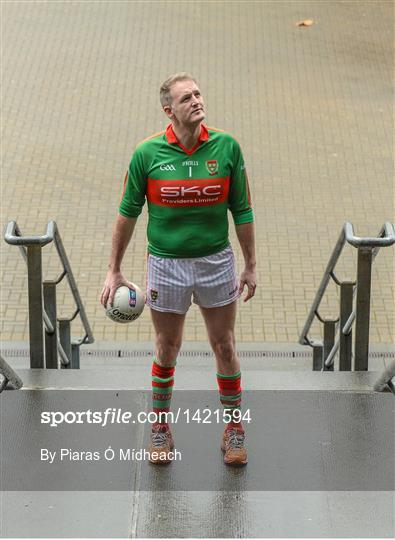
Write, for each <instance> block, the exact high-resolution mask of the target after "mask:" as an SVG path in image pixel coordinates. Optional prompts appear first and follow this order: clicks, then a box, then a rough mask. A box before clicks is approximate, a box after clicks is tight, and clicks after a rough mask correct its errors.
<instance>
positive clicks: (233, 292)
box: [229, 287, 238, 296]
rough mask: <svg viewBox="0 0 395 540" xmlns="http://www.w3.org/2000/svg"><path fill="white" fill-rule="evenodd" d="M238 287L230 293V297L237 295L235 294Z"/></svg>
mask: <svg viewBox="0 0 395 540" xmlns="http://www.w3.org/2000/svg"><path fill="white" fill-rule="evenodd" d="M237 289H238V287H236V288H235V289H233V291H230V293H229V296H231V295H232V294H235V292H236V291H237Z"/></svg>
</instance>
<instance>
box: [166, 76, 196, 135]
mask: <svg viewBox="0 0 395 540" xmlns="http://www.w3.org/2000/svg"><path fill="white" fill-rule="evenodd" d="M170 94H171V96H172V99H173V101H172V104H171V105H167V106H165V107H164V110H165V112H166V114H167V116H168V117H169V118H171V119H172V120H175V121H177V122H178V123H180V124H184V125H193V124H197V123H200V122H201V121H202V120H204V119H205V117H206V115H205V112H204V102H203V98H202V95H201V93H200V90H199V88H198V86H197V84H196V83H195V82H194V81H178V82H176V83H175V84H173V86H172V87H171V88H170Z"/></svg>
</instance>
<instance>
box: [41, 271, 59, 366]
mask: <svg viewBox="0 0 395 540" xmlns="http://www.w3.org/2000/svg"><path fill="white" fill-rule="evenodd" d="M43 290H44V308H45V311H46V313H47V315H48V318H49V320H50V322H51V323H52V326H53V328H54V332H52V333H50V332H48V331H47V330H46V331H45V367H47V368H50V369H58V367H59V366H58V329H57V322H56V281H49V280H48V281H44V287H43Z"/></svg>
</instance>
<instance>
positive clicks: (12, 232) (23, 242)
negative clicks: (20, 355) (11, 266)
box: [4, 221, 94, 365]
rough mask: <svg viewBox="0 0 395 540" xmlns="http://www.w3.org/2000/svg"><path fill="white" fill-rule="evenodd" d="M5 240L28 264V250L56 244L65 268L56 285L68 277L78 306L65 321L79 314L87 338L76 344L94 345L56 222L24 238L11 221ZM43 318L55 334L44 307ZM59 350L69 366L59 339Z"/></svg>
mask: <svg viewBox="0 0 395 540" xmlns="http://www.w3.org/2000/svg"><path fill="white" fill-rule="evenodd" d="M4 239H5V241H6V242H7V243H8V244H11V245H16V246H18V247H19V249H20V251H21V253H22V256H23V258H24V260H25V262H26V263H28V255H27V251H28V249H32V246H38V247H39V248H42V247H44V246H45V245H47V244H49V243H51V242H54V244H55V247H56V250H57V252H58V255H59V258H60V261H61V263H62V267H63V272H62V274H61V275H60V276H59V278H58V279H57V280H56V281H55V283H56V284H58V283H59V282H60V281H61V280H62V279H63V278H64V277H66V278H67V280H68V283H69V286H70V289H71V292H72V295H73V298H74V301H75V304H76V310H75V312H74V313H73V315H72V316H71V317H70V318H68V319H65V320H66V321H68V322H71V321H72V320H73V319H74V318H75V317H76V316H77V314H79V315H80V318H81V322H82V325H83V328H84V331H85V336H84V337H82V338H80V339H78V340H76V342H75V343H76V344H77V345H82V344H84V343H93V341H94V338H93V334H92V330H91V328H90V325H89V321H88V318H87V316H86V313H85V309H84V306H83V304H82V300H81V297H80V294H79V291H78V287H77V284H76V282H75V279H74V276H73V272H72V270H71V266H70V263H69V260H68V258H67V255H66V252H65V249H64V247H63V242H62V239H61V237H60V234H59V230H58V227H57V224H56V222H55V221H50V222H49V223H48V224H47V230H46V233H45V234H44V235H43V236H22V233H21V231H20V229H19V227H18V225H17V223H16V221H10V222H9V223H8V224H7V227H6V230H5V234H4ZM33 249H35V248H33ZM40 264H41V263H40ZM42 317H43V321H44V324H45V328H46V331H47V333H48V334H53V333H54V332H55V328H54V326H53V324H52V322H51V321H50V318H49V317H48V314H47V312H46V311H45V308H44V306H43V308H42ZM57 348H58V351H59V355H60V359H61V363H62V364H63V365H67V364H69V363H70V360H69V358H68V356H67V354H66V353H65V351H64V349H63V347H62V345H61V343H60V341H59V339H57Z"/></svg>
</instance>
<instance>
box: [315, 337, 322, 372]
mask: <svg viewBox="0 0 395 540" xmlns="http://www.w3.org/2000/svg"><path fill="white" fill-rule="evenodd" d="M323 363H324V359H323V348H322V344H317V343H314V344H313V371H321V370H322V367H323Z"/></svg>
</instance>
